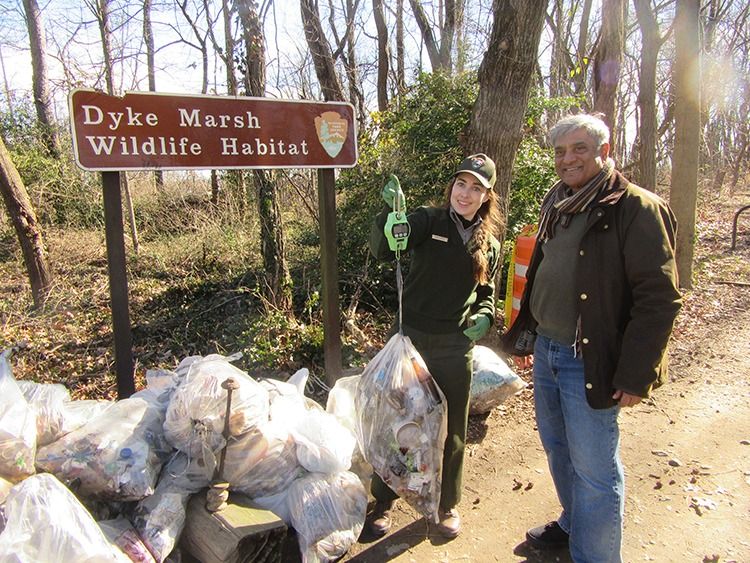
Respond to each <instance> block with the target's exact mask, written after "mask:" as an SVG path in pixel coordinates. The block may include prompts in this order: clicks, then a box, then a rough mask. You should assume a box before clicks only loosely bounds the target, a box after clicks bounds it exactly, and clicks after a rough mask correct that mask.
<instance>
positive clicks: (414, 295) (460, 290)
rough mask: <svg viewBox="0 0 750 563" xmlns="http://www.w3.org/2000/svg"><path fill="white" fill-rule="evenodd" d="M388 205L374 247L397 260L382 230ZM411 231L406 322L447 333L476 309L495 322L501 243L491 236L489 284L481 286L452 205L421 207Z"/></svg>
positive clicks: (381, 215) (374, 251) (375, 230)
mask: <svg viewBox="0 0 750 563" xmlns="http://www.w3.org/2000/svg"><path fill="white" fill-rule="evenodd" d="M389 211H390V209H388V208H384V209H383V211H381V212H380V213H379V214H378V215H377V216H376V217H375V220H374V222H373V224H372V228H371V230H370V251H371V252H372V254H373V256H375V257H376V258H377V259H378V260H382V261H385V260H393V259H394V258H395V256H394V253H393V252H392V251H391V250H390V248H389V247H388V241H387V239H386V238H385V234H384V233H383V227H384V226H385V222H386V219H387V218H388V212H389ZM407 219H408V221H409V226H410V227H411V233H410V235H409V240H408V244H407V247H406V251H405V252H410V253H411V263H410V266H409V272H408V274H407V275H406V279H405V281H404V294H403V301H402V303H403V311H402V312H403V323H404V324H405V325H407V326H411V327H413V328H416V329H417V330H421V331H423V332H430V333H436V334H445V333H449V332H455V331H458V330H463V329H464V328H466V319H467V318H468V317H469V316H470V315H472V314H474V313H482V314H485V315H487V317H488V318H489V319H490V323H493V322H494V320H495V298H494V293H495V284H494V279H495V274H496V273H497V268H498V264H499V263H500V243H499V242H498V241H497V239H495V237H492V238H491V241H490V248H489V250H488V263H489V267H490V270H489V280H490V281H489V283H486V284H481V285H480V284H477V282H476V281H474V273H473V272H474V269H473V265H472V261H471V255H470V254H469V252H468V251H467V249H466V245H465V244H464V242H463V241H462V240H461V236H460V234H459V232H458V229H457V228H456V225H455V223H454V222H453V220H452V219H451V217H450V215H449V211H448V209H447V208H440V207H420V208H418V209H416V210H415V211H414V212H412V213H410V214H409V215H408V217H407Z"/></svg>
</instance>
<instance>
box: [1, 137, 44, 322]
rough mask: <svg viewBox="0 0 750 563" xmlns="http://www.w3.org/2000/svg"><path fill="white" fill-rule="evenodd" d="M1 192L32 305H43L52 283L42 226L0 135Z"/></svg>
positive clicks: (37, 306) (36, 306)
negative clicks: (19, 252)
mask: <svg viewBox="0 0 750 563" xmlns="http://www.w3.org/2000/svg"><path fill="white" fill-rule="evenodd" d="M0 192H2V194H3V201H5V207H6V208H7V210H8V216H9V217H10V220H11V221H12V222H13V227H14V228H15V230H16V235H17V236H18V242H19V244H20V245H21V252H22V254H23V261H24V264H25V265H26V271H27V273H28V274H29V283H30V284H31V296H32V299H33V300H34V307H35V308H39V307H41V306H43V305H44V303H45V301H46V299H47V294H48V292H49V289H50V286H51V284H52V275H51V273H50V267H49V262H48V260H47V251H46V250H45V247H44V239H43V238H42V229H41V227H40V226H39V223H38V221H37V219H36V212H35V211H34V208H33V206H32V205H31V200H30V199H29V194H28V193H27V192H26V187H25V186H24V185H23V180H21V175H20V174H19V173H18V170H16V167H15V165H14V164H13V162H12V161H11V159H10V154H9V153H8V150H7V149H6V148H5V143H4V142H3V139H2V138H0Z"/></svg>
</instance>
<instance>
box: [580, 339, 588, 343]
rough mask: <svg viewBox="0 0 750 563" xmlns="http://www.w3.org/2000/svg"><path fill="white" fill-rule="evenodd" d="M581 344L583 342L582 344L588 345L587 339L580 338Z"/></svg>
mask: <svg viewBox="0 0 750 563" xmlns="http://www.w3.org/2000/svg"><path fill="white" fill-rule="evenodd" d="M581 342H583V343H584V344H588V343H589V339H588V338H582V339H581Z"/></svg>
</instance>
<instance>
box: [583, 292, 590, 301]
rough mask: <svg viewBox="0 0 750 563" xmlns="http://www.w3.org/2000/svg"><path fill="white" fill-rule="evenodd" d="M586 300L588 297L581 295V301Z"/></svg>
mask: <svg viewBox="0 0 750 563" xmlns="http://www.w3.org/2000/svg"><path fill="white" fill-rule="evenodd" d="M588 298H589V296H588V295H586V294H585V293H581V301H586V299H588Z"/></svg>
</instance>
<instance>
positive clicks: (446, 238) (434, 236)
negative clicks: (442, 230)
mask: <svg viewBox="0 0 750 563" xmlns="http://www.w3.org/2000/svg"><path fill="white" fill-rule="evenodd" d="M432 238H433V239H434V240H439V241H440V242H448V237H442V236H440V235H432Z"/></svg>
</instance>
